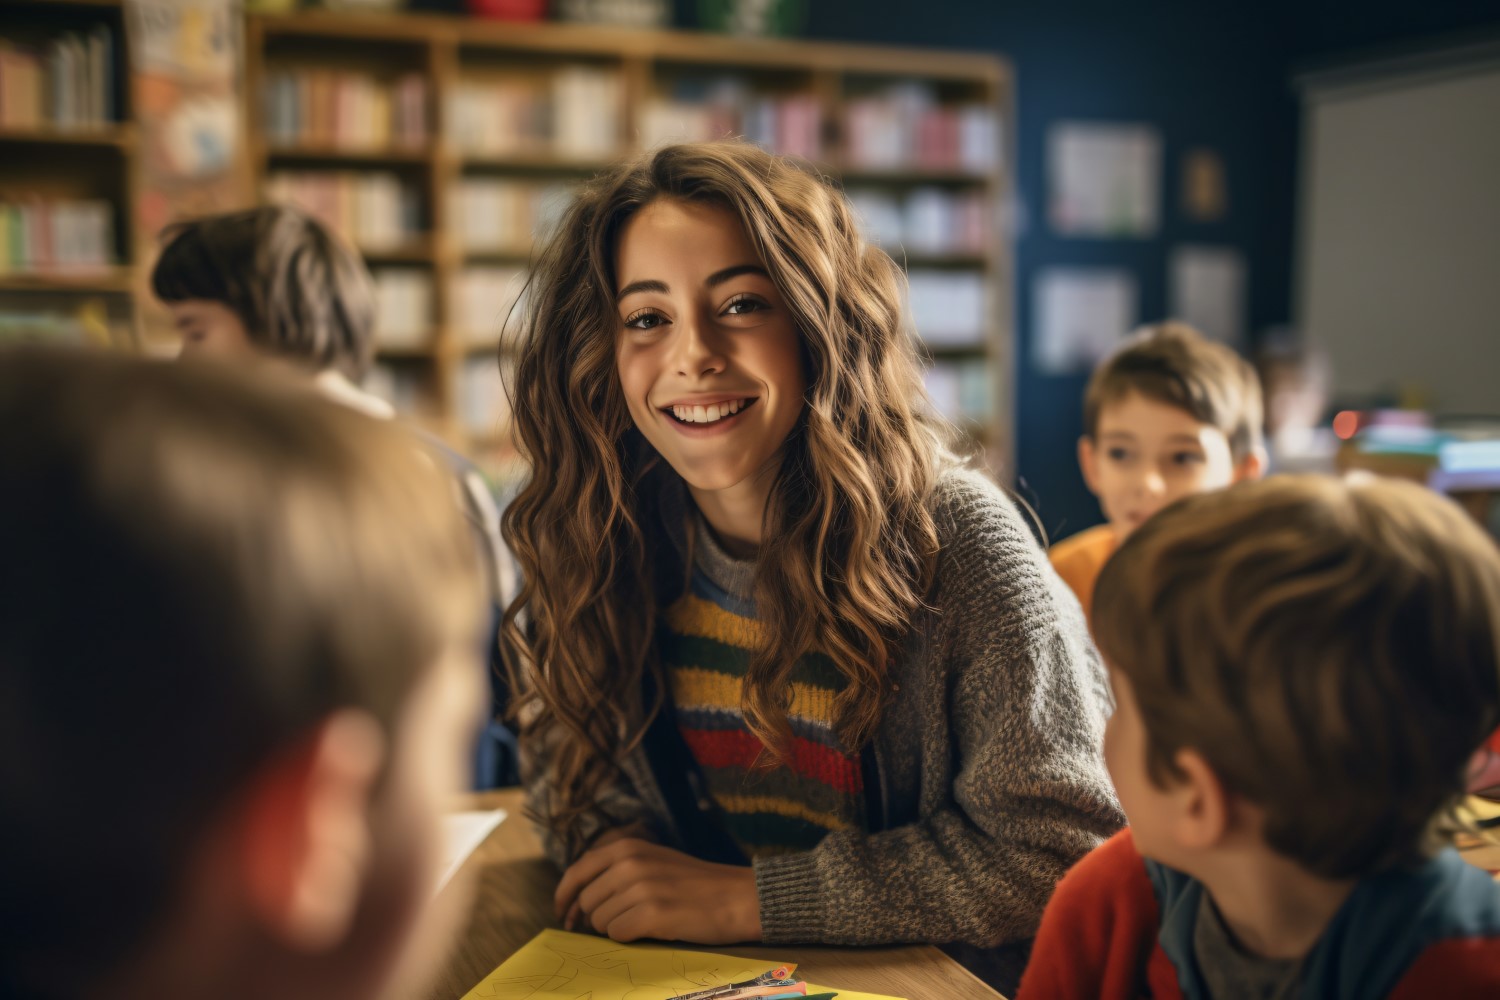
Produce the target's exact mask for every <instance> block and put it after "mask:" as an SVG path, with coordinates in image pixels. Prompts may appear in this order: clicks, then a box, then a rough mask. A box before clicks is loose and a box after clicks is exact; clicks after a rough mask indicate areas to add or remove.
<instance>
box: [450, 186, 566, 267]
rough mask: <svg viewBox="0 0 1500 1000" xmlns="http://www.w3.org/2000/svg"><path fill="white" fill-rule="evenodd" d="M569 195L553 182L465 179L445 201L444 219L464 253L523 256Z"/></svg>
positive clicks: (543, 233)
mask: <svg viewBox="0 0 1500 1000" xmlns="http://www.w3.org/2000/svg"><path fill="white" fill-rule="evenodd" d="M573 190H574V186H573V185H572V184H569V183H565V182H559V181H551V182H547V181H518V180H509V179H505V178H497V177H472V176H471V177H466V178H464V179H463V181H462V182H460V184H459V186H458V188H457V189H456V190H454V191H453V192H452V193H451V195H450V199H451V200H450V204H449V213H450V218H452V219H453V220H455V222H456V223H457V228H458V238H459V242H460V245H462V246H463V247H464V249H466V250H469V251H480V252H482V251H487V250H488V251H503V252H513V253H525V252H529V250H530V248H531V245H532V243H533V241H535V240H540V239H542V238H544V237H545V236H546V234H548V233H550V232H551V231H552V229H553V227H554V226H555V225H556V224H557V222H558V220H559V219H561V217H562V213H563V212H564V211H565V210H566V209H567V207H568V204H569V203H570V202H571V201H572V199H573Z"/></svg>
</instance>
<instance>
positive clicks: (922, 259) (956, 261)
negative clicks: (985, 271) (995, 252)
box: [886, 247, 990, 268]
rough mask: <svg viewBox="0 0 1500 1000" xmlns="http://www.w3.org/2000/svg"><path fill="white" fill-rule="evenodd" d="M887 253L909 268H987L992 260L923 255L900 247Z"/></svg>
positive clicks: (974, 256)
mask: <svg viewBox="0 0 1500 1000" xmlns="http://www.w3.org/2000/svg"><path fill="white" fill-rule="evenodd" d="M886 252H887V253H889V254H890V255H891V256H892V257H894V258H895V259H896V262H897V263H905V264H906V266H907V267H967V268H985V267H989V266H990V258H989V257H988V256H986V255H985V254H979V253H922V252H916V251H906V250H903V249H902V248H900V247H887V248H886Z"/></svg>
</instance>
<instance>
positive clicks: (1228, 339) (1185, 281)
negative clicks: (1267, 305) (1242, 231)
mask: <svg viewBox="0 0 1500 1000" xmlns="http://www.w3.org/2000/svg"><path fill="white" fill-rule="evenodd" d="M1167 283H1168V286H1169V287H1170V293H1169V294H1170V295H1171V304H1172V309H1171V314H1172V318H1173V319H1180V320H1182V321H1183V322H1185V323H1191V324H1192V325H1193V326H1195V327H1197V328H1198V330H1199V331H1200V332H1201V333H1202V334H1203V335H1204V336H1205V337H1208V338H1209V339H1210V340H1217V341H1219V342H1220V343H1222V344H1228V345H1229V346H1230V347H1234V348H1237V349H1244V347H1245V258H1244V256H1243V255H1242V254H1241V253H1240V252H1239V251H1238V250H1235V249H1234V248H1233V247H1216V246H1193V245H1184V246H1179V247H1175V248H1173V250H1172V253H1171V257H1170V263H1169V264H1168V282H1167Z"/></svg>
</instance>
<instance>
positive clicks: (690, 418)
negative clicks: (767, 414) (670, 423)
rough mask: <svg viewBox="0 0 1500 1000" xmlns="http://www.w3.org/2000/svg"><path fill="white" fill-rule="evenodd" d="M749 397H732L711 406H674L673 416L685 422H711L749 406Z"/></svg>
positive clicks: (730, 415) (732, 414)
mask: <svg viewBox="0 0 1500 1000" xmlns="http://www.w3.org/2000/svg"><path fill="white" fill-rule="evenodd" d="M749 403H750V400H748V399H731V400H729V401H728V402H725V403H713V404H711V405H709V406H673V407H672V416H674V417H676V418H677V419H678V420H681V421H682V422H683V423H685V424H711V423H713V422H714V421H715V420H722V419H723V418H725V417H732V416H734V415H735V414H736V413H738V412H740V411H741V410H743V409H744V408H745V407H746V406H748V405H749Z"/></svg>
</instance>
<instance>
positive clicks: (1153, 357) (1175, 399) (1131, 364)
mask: <svg viewBox="0 0 1500 1000" xmlns="http://www.w3.org/2000/svg"><path fill="white" fill-rule="evenodd" d="M1133 392H1134V393H1140V394H1141V395H1142V396H1145V397H1146V398H1147V399H1151V400H1154V401H1156V402H1158V403H1165V404H1166V405H1168V406H1175V407H1176V408H1177V409H1179V410H1183V411H1185V412H1187V413H1188V414H1190V415H1191V416H1192V417H1193V418H1194V419H1195V420H1197V421H1198V422H1199V423H1204V424H1208V425H1210V426H1212V427H1217V428H1218V429H1219V430H1220V431H1221V432H1222V433H1223V434H1224V436H1225V437H1226V438H1227V439H1228V440H1229V453H1230V455H1231V456H1232V457H1233V458H1234V460H1235V461H1236V462H1240V461H1243V460H1244V459H1245V457H1246V456H1247V455H1249V454H1251V453H1252V452H1254V451H1257V450H1259V449H1260V448H1261V447H1262V444H1263V440H1264V431H1263V427H1262V421H1263V415H1262V403H1261V391H1260V380H1259V379H1258V378H1257V377H1256V375H1255V369H1254V368H1252V367H1251V366H1250V363H1249V362H1248V361H1246V360H1245V359H1244V358H1242V357H1240V356H1239V355H1238V354H1236V353H1235V352H1234V351H1233V350H1232V349H1230V348H1229V347H1226V346H1225V345H1223V344H1218V343H1214V342H1213V341H1211V340H1208V339H1206V338H1205V337H1204V336H1203V335H1202V334H1200V333H1199V332H1198V331H1197V330H1195V329H1193V328H1192V327H1191V326H1188V325H1187V324H1186V323H1176V322H1171V323H1159V324H1157V325H1155V326H1148V327H1145V328H1143V329H1142V330H1140V331H1139V332H1138V333H1136V334H1135V336H1133V337H1131V338H1130V339H1129V340H1128V341H1126V342H1125V344H1124V345H1123V346H1122V347H1121V348H1120V349H1119V350H1117V351H1116V352H1115V353H1114V354H1112V355H1110V356H1109V357H1108V358H1107V359H1106V360H1105V361H1104V363H1103V364H1102V365H1100V366H1099V367H1098V368H1097V369H1095V370H1094V374H1093V376H1092V377H1091V378H1090V379H1089V384H1088V388H1087V389H1086V390H1085V391H1084V396H1083V427H1084V433H1085V434H1087V435H1088V436H1089V437H1094V436H1095V435H1096V434H1097V433H1098V431H1099V414H1100V413H1101V412H1102V411H1103V410H1104V408H1105V407H1106V406H1109V405H1110V404H1112V403H1116V402H1118V401H1120V400H1121V399H1124V398H1125V397H1126V396H1128V395H1130V394H1131V393H1133Z"/></svg>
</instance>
